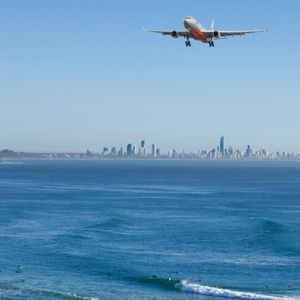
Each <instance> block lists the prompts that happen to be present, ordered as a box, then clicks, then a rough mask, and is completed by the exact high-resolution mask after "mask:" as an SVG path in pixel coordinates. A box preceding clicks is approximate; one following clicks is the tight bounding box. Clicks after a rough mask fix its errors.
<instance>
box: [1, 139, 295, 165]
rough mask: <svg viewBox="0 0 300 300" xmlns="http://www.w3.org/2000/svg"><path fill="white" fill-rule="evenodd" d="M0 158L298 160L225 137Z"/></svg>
mask: <svg viewBox="0 0 300 300" xmlns="http://www.w3.org/2000/svg"><path fill="white" fill-rule="evenodd" d="M0 158H20V159H22V158H38V159H39V158H42V159H53V158H60V159H84V158H94V159H103V158H112V159H114V158H126V159H127V158H129V159H134V158H138V159H165V158H168V159H199V160H300V152H296V153H294V152H291V151H282V152H281V151H269V150H268V149H265V148H263V147H261V148H259V149H253V148H252V147H251V146H250V145H249V144H247V145H246V146H245V147H244V148H243V149H239V148H236V147H233V146H232V145H230V144H228V145H227V144H226V143H225V136H224V135H222V136H221V137H220V139H219V144H217V145H216V146H215V147H213V148H209V149H205V148H201V149H198V150H197V149H196V150H195V149H194V150H192V151H185V150H184V148H183V149H176V148H170V149H169V150H167V151H162V150H161V149H160V148H159V145H157V144H154V143H149V144H148V143H147V141H146V140H145V139H142V140H141V141H140V143H139V144H137V145H136V144H134V143H128V144H127V145H124V146H117V145H114V146H112V147H111V148H110V147H108V146H104V147H103V148H102V149H98V150H95V149H94V150H93V149H87V150H86V151H85V152H76V151H70V152H20V151H13V150H11V149H4V150H0Z"/></svg>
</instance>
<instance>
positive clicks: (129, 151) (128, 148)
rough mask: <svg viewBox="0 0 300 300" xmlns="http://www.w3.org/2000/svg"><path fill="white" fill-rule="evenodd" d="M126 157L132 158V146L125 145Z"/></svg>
mask: <svg viewBox="0 0 300 300" xmlns="http://www.w3.org/2000/svg"><path fill="white" fill-rule="evenodd" d="M127 156H132V145H131V144H128V145H127Z"/></svg>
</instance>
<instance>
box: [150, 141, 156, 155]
mask: <svg viewBox="0 0 300 300" xmlns="http://www.w3.org/2000/svg"><path fill="white" fill-rule="evenodd" d="M151 156H152V157H156V145H155V144H152V146H151Z"/></svg>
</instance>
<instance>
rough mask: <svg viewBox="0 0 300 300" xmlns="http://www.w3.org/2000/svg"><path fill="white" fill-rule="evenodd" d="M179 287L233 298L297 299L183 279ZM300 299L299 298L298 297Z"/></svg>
mask: <svg viewBox="0 0 300 300" xmlns="http://www.w3.org/2000/svg"><path fill="white" fill-rule="evenodd" d="M177 287H178V288H179V289H180V290H181V291H183V292H187V293H194V294H198V295H203V296H214V297H221V298H231V299H242V300H292V299H294V300H296V298H292V297H276V296H268V295H263V294H256V293H250V292H241V291H234V290H229V289H222V288H217V287H210V286H204V285H200V284H193V283H189V282H188V281H186V280H182V281H181V282H180V283H179V284H177ZM298 299H299V298H298Z"/></svg>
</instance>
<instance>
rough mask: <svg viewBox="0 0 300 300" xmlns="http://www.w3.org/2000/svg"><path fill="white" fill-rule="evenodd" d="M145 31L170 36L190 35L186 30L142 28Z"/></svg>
mask: <svg viewBox="0 0 300 300" xmlns="http://www.w3.org/2000/svg"><path fill="white" fill-rule="evenodd" d="M143 30H144V31H145V32H154V33H160V34H163V35H169V36H172V37H179V36H181V37H192V36H191V34H190V33H189V32H188V31H176V30H173V31H169V30H147V29H143Z"/></svg>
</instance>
